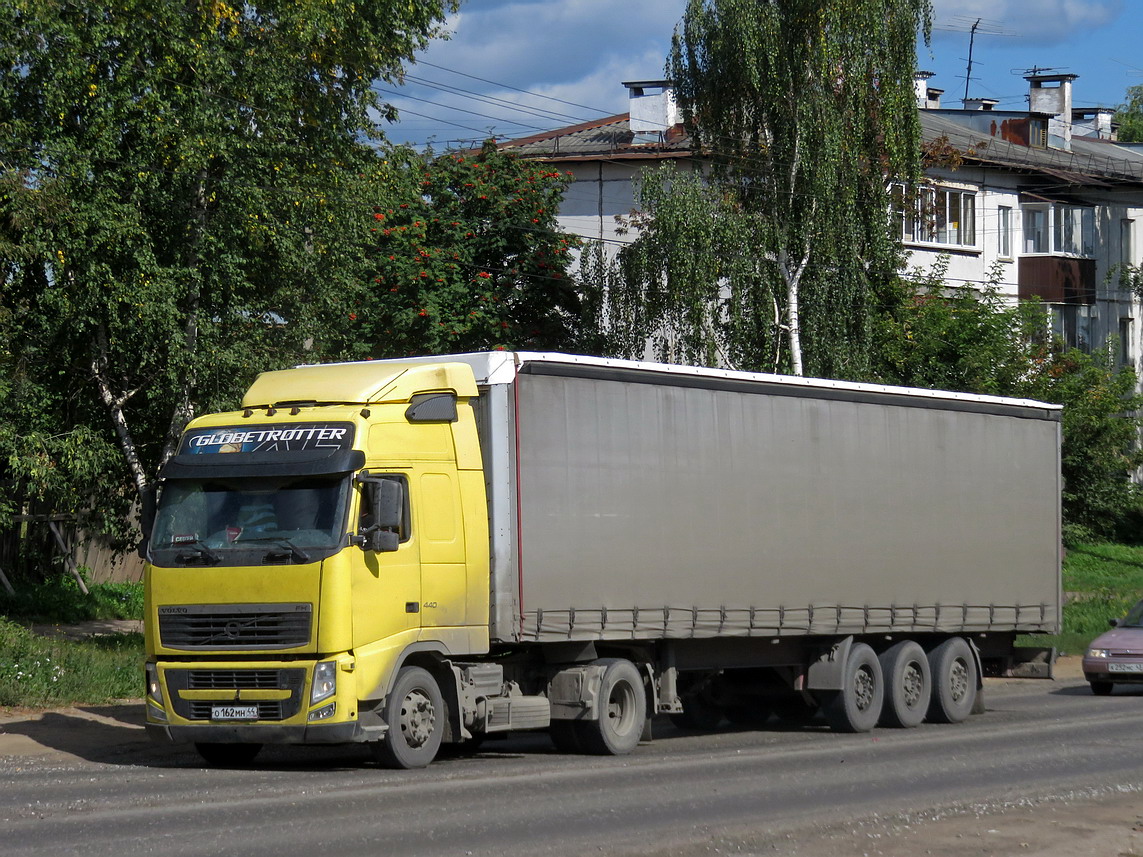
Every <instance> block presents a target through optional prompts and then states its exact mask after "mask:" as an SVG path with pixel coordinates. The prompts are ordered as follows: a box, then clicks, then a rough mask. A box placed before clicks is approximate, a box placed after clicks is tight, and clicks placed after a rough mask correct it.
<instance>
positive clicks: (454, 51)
mask: <svg viewBox="0 0 1143 857" xmlns="http://www.w3.org/2000/svg"><path fill="white" fill-rule="evenodd" d="M685 6H686V0H627V2H624V3H622V4H616V3H615V2H614V0H560V2H552V0H470V2H468V3H465V4H464V6H462V7H461V10H460V12H459V13H458V14H457V15H455V16H454V17H453V18H452V19H451V20H450V21H449V24H448V29H449V30H450V31H451V32H452V33H453V36H452V38H451V39H450V40H448V41H438V42H435V43H433V44H432V45H431V46H430V47H429V49H428V50H427V51H426V52H425V53H424V54H423V55H422V60H423V62H421V63H420V64H418V65H413V66H411V67H409V69H408V72H409V76H410V80H409V86H408V87H407V88H406V92H407V94H408V95H412V96H416V97H419V98H424V99H428V101H429V102H433V103H426V102H424V101H421V102H410V101H403V100H402V99H401V98H397V97H392V100H393V102H394V103H395V104H397V105H398V108H399V109H402V114H403V116H404V117H405V118H406V122H405V123H404V126H405V129H406V132H407V133H408V138H409V139H414V140H415V139H416V138H417V137H419V136H421V133H419V132H421V131H423V133H424V134H428V135H433V136H435V137H436V139H437V140H438V141H441V140H449V139H456V138H458V137H466V136H472V135H473V134H482V133H487V132H488V131H489V130H490V129H492V128H493V127H495V130H496V131H497V133H498V134H500V135H501V136H510V137H515V136H525V135H527V134H530V133H534V132H535V131H536V130H547V129H552V128H557V127H560V126H561V125H568V124H573V123H575V122H577V121H585V120H590V119H597V118H599V117H601V116H606V115H609V114H613V113H621V112H624V111H625V110H626V99H627V91H626V90H625V89H624V88H623V87H622V85H621V84H622V82H623V81H625V80H647V79H656V78H659V77H661V76H662V75H663V68H664V65H665V62H666V50H667V48H668V46H669V44H670V37H671V33H672V32H673V30H674V27H675V25H676V24H677V23H678V21H679V20H680V19H681V18H682V14H683V9H684V8H685ZM430 63H431V65H430ZM458 72H459V73H460V74H457V73H458ZM462 75H468V77H464V76H462ZM424 81H431V82H433V83H435V84H438V85H444V86H446V87H452V88H455V89H456V90H463V91H458V92H454V93H452V94H447V93H443V92H441V90H440V88H439V87H438V88H433V87H431V86H427V85H426V84H425V83H424ZM503 85H507V86H510V87H518V88H519V89H527V90H528V91H529V92H532V93H536V94H537V96H539V97H530V96H527V95H524V94H522V93H520V92H517V91H514V90H512V89H507V88H505V87H504V86H503ZM477 95H485V96H491V97H493V98H497V99H503V100H504V101H508V102H511V104H514V105H522V106H523V105H527V106H530V108H531V109H534V110H539V111H542V112H543V111H548V112H550V113H554V114H558V115H541V116H535V115H529V114H527V113H525V112H523V111H521V110H515V109H513V108H511V107H507V106H504V105H500V104H489V103H487V102H482V101H481V100H480V99H479V98H477V97H476V96H477ZM553 99H560V100H562V101H564V102H572V103H573V104H575V105H583V106H582V107H573V106H570V105H568V104H561V103H558V102H556V101H554V100H553ZM463 110H470V111H472V112H473V113H477V114H483V115H479V116H474V115H472V113H467V114H466V113H463V112H461V111H463ZM413 113H421V114H426V115H432V116H439V117H447V119H448V121H451V122H454V123H457V124H461V125H465V126H468V129H478V130H466V129H465V128H457V127H456V125H455V124H454V125H448V124H447V123H440V122H438V123H436V124H435V125H434V124H433V123H432V122H430V121H429V120H427V119H418V118H416V117H414V116H413V115H412V114H413ZM504 118H510V119H513V120H516V121H518V122H522V123H524V125H511V124H508V123H505V122H503V121H502V120H503V119H504ZM414 129H416V131H417V132H418V133H413V132H414ZM390 136H392V137H393V138H394V139H401V138H402V133H401V132H400V131H399V130H398V129H390Z"/></svg>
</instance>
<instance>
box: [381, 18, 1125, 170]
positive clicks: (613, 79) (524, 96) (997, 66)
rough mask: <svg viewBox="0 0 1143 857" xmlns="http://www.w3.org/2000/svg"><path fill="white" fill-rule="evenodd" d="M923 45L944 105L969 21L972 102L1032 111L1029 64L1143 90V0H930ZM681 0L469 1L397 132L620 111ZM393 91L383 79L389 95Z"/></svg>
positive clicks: (407, 136) (484, 131) (414, 72)
mask: <svg viewBox="0 0 1143 857" xmlns="http://www.w3.org/2000/svg"><path fill="white" fill-rule="evenodd" d="M934 5H935V9H936V16H935V29H934V32H933V38H932V44H931V46H929V47H926V46H924V45H919V46H918V51H917V62H918V66H919V67H920V68H922V69H925V70H928V71H932V72H935V76H934V77H933V78H932V80H931V81H930V85H931V86H935V87H938V88H940V89H944V90H945V94H944V96H943V101H942V104H943V105H944V106H946V107H957V106H959V102H960V99H961V98H962V97H963V96H964V88H965V79H964V78H965V71H966V65H967V58H968V47H969V28H970V27H971V25H972V23H973V22H974V21H975V20H977V19H978V18H979V19H981V24H980V26H979V28H978V34H977V37H976V42H975V46H974V50H973V57H972V58H973V70H972V78H973V79H972V81H971V83H970V86H969V96H970V97H985V98H996V99H999V101H1000V104H999V106H998V109H1010V110H1021V109H1024V108H1025V107H1026V99H1025V95H1026V93H1027V84H1026V83H1025V81H1024V80H1023V78H1022V76H1021V75H1022V74H1023V73H1024V72H1025V71H1027V70H1028V69H1030V68H1032V67H1033V66H1038V67H1040V68H1052V69H1055V70H1058V71H1059V72H1061V73H1069V74H1076V75H1079V78H1078V79H1077V80H1076V82H1075V85H1074V89H1073V100H1074V104H1075V106H1077V107H1080V106H1105V107H1114V106H1116V105H1117V104H1119V103H1120V102H1122V101H1123V100H1124V95H1125V92H1126V90H1127V87H1129V86H1135V85H1143V0H936V2H935V4H934ZM685 6H686V0H623V2H620V3H616V2H615V0H468V2H466V3H465V4H464V5H463V6H462V7H461V11H460V13H459V14H458V15H456V16H454V17H453V18H452V19H451V20H450V22H449V30H450V31H451V32H452V37H451V38H450V39H448V40H441V41H436V42H434V43H433V44H432V45H431V46H430V47H429V48H428V49H427V50H426V51H425V52H424V53H422V54H421V55H420V60H421V61H420V62H418V64H417V65H415V66H412V67H410V69H409V78H408V82H407V84H406V86H405V87H403V88H401V89H399V90H398V89H394V90H392V91H386V92H385V97H386V98H387V99H389V100H390V101H392V103H394V104H396V105H397V106H398V108H399V109H400V111H401V114H402V117H403V118H402V121H401V123H399V124H398V125H395V126H390V127H389V128H388V129H387V133H388V135H389V137H390V139H392V140H394V141H398V142H409V143H412V144H414V145H418V146H420V145H423V144H425V143H426V142H428V141H432V142H433V144H434V145H435V146H436V147H437V148H445V147H447V146H450V145H456V144H470V143H472V142H474V141H477V140H481V139H483V138H485V137H487V136H489V134H496V135H497V136H500V137H502V138H512V137H520V136H526V135H528V134H532V133H536V132H537V131H540V130H549V129H552V128H558V127H562V126H564V125H570V124H574V123H576V122H584V121H590V120H592V119H597V118H600V117H602V116H607V115H610V114H614V113H622V112H624V111H626V109H627V108H626V98H627V91H626V90H625V89H624V88H623V86H622V85H621V84H622V82H623V81H627V80H649V79H657V78H659V77H661V76H662V74H663V66H664V61H665V57H666V54H667V51H668V49H669V46H670V39H671V33H672V32H673V30H674V27H675V25H676V24H677V23H678V22H679V20H680V19H681V17H682V13H683V9H684V8H685ZM388 89H389V88H388V87H386V90H388Z"/></svg>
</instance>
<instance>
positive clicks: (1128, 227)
mask: <svg viewBox="0 0 1143 857" xmlns="http://www.w3.org/2000/svg"><path fill="white" fill-rule="evenodd" d="M1134 232H1135V221H1134V220H1120V221H1119V264H1121V265H1123V266H1125V267H1126V266H1127V265H1134V264H1135V241H1134V238H1135V235H1134Z"/></svg>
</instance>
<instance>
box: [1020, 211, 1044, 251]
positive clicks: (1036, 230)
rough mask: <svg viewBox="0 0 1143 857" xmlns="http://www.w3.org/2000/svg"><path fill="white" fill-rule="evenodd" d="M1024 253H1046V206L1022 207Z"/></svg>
mask: <svg viewBox="0 0 1143 857" xmlns="http://www.w3.org/2000/svg"><path fill="white" fill-rule="evenodd" d="M1024 252H1025V253H1047V252H1048V206H1046V205H1026V206H1024Z"/></svg>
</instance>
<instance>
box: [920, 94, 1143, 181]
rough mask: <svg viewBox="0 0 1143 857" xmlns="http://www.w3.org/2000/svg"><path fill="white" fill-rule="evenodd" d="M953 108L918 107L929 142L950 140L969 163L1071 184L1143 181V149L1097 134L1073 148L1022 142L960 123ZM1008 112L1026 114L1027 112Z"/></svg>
mask: <svg viewBox="0 0 1143 857" xmlns="http://www.w3.org/2000/svg"><path fill="white" fill-rule="evenodd" d="M951 112H952V111H943V110H942V111H937V110H922V111H920V115H921V130H922V135H923V137H924V139H925V141H926V142H932V141H933V140H936V139H938V138H941V137H944V138H946V139H948V141H949V144H950V145H951V146H953V147H955V148H956V149H957V150H958V151H960V152H961V153H962V154H963V155H964V156H965V158H966V159H967V160H968V161H971V162H974V163H979V164H982V165H984V166H1002V167H1007V168H1009V169H1013V170H1019V171H1028V172H1034V173H1040V174H1042V175H1045V176H1048V177H1050V178H1052V179H1054V180H1055V181H1056V182H1062V183H1064V184H1068V185H1082V186H1087V187H1091V186H1093V185H1094V186H1105V187H1106V186H1110V185H1112V184H1118V183H1121V182H1129V183H1143V152H1139V151H1136V150H1133V149H1130V148H1127V147H1125V146H1117V145H1116V144H1115V143H1114V142H1112V141H1110V140H1100V139H1097V138H1095V137H1073V138H1072V148H1071V151H1070V152H1068V151H1065V150H1063V149H1055V148H1037V147H1035V146H1024V145H1021V144H1019V143H1013V142H1009V141H1008V140H1005V139H1003V138H1001V137H998V136H992V135H990V134H987V133H985V132H983V131H981V130H978V129H977V128H974V127H972V126H971V125H968V124H965V123H963V122H958V121H956V118H955V117H954V116H950V115H949V113H951ZM1005 115H1008V114H997V116H996V118H997V120H1001V121H1002V119H1003V117H1004V116H1005ZM1010 115H1011V116H1013V117H1016V116H1022V117H1027V116H1028V114H1026V113H1024V114H1010ZM974 118H976V117H974Z"/></svg>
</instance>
